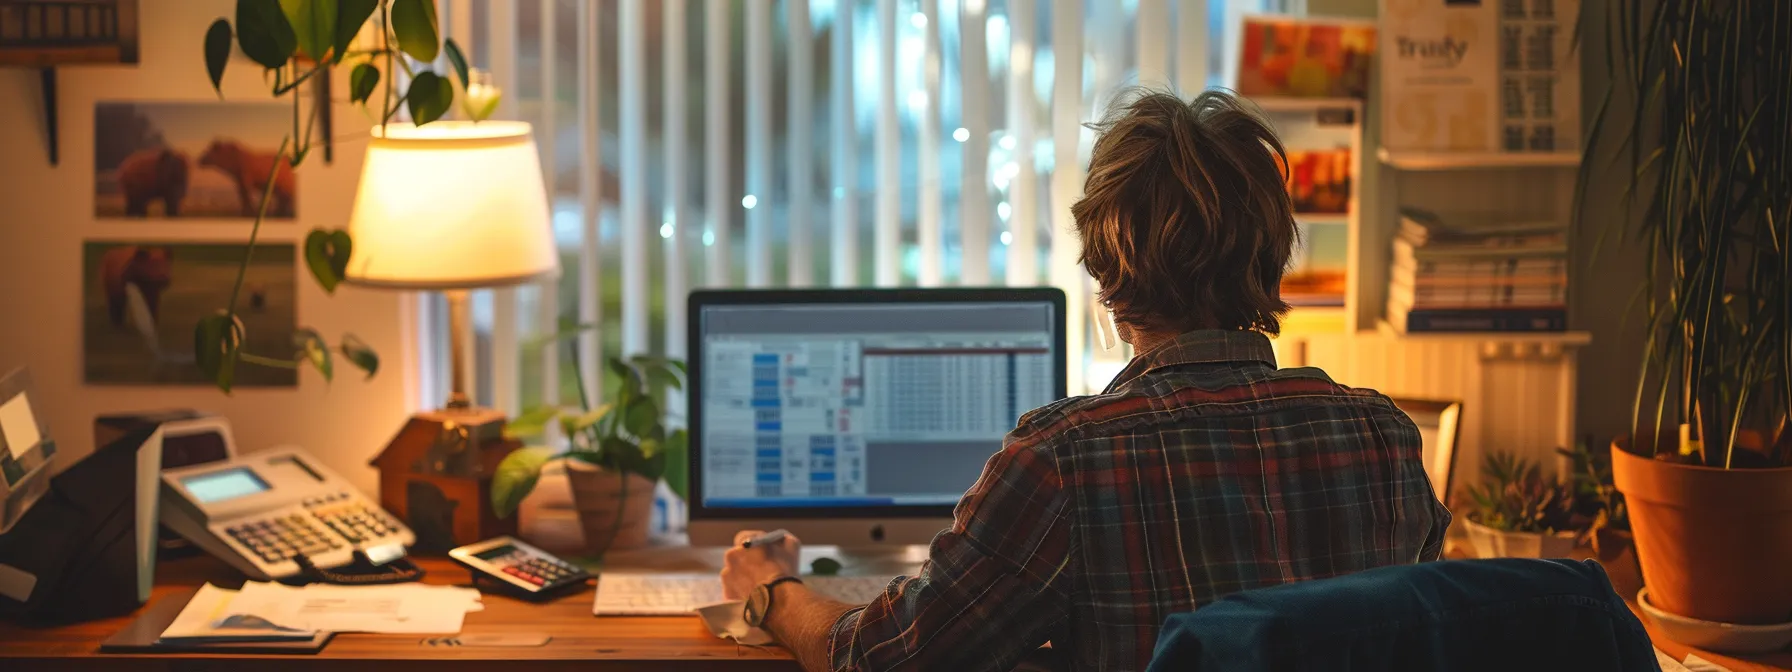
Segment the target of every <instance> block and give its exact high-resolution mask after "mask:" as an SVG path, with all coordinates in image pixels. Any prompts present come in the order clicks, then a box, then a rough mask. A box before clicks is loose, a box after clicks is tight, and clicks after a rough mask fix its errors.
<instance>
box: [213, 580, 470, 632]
mask: <svg viewBox="0 0 1792 672" xmlns="http://www.w3.org/2000/svg"><path fill="white" fill-rule="evenodd" d="M236 606H237V608H239V609H243V610H256V611H258V612H265V613H270V614H278V616H270V617H268V618H269V619H270V620H274V621H275V622H280V623H290V624H292V625H293V626H295V627H303V628H309V629H315V630H319V631H326V632H375V633H385V634H410V635H439V634H454V633H458V632H460V629H461V624H462V622H463V621H464V620H465V618H466V614H467V612H469V611H478V610H479V609H482V608H484V607H483V605H482V604H480V602H479V591H477V590H473V589H471V588H454V587H449V586H426V585H421V584H398V585H388V586H331V585H310V586H304V587H292V586H284V585H280V584H274V583H249V584H245V585H244V586H243V591H242V593H241V594H240V595H238V596H237V605H236Z"/></svg>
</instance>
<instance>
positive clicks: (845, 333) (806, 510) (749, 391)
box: [686, 288, 1065, 547]
mask: <svg viewBox="0 0 1792 672" xmlns="http://www.w3.org/2000/svg"><path fill="white" fill-rule="evenodd" d="M1064 317H1065V316H1064V293H1063V292H1061V291H1059V290H1056V289H1050V288H1028V289H914V290H775V291H702V292H695V293H693V294H692V295H691V299H690V322H689V329H690V334H689V335H690V351H689V357H690V361H689V374H690V375H689V384H688V385H687V386H686V391H687V394H688V395H689V407H688V413H689V416H688V417H689V420H690V448H691V467H690V468H691V480H690V483H691V497H690V518H691V522H690V533H691V542H692V543H693V544H697V545H728V544H730V543H732V542H733V538H734V533H735V532H736V531H738V530H741V529H763V530H771V529H779V528H783V529H787V530H790V531H791V532H793V533H795V534H796V535H797V536H798V537H800V538H802V539H803V541H804V542H805V543H811V544H827V545H839V546H849V547H863V546H877V545H882V544H921V543H927V542H928V541H930V540H931V539H932V538H933V536H934V535H935V534H936V533H938V532H939V531H940V530H941V529H944V528H945V527H947V526H948V525H950V523H951V519H952V508H953V506H954V505H955V504H957V503H958V500H959V498H960V497H962V496H963V495H964V492H965V491H966V490H968V489H970V487H971V485H972V484H973V483H975V482H976V480H977V476H978V475H979V474H981V473H982V470H983V466H984V464H985V463H986V462H988V461H989V458H990V456H992V455H994V454H995V453H996V451H998V450H1000V449H1001V447H1002V439H1003V437H1004V436H1005V435H1006V434H1007V433H1008V431H1009V430H1011V429H1013V428H1014V425H1015V421H1016V420H1018V419H1019V418H1020V416H1021V415H1022V414H1025V413H1026V412H1027V411H1030V410H1032V409H1034V408H1037V407H1039V406H1042V405H1045V404H1047V403H1050V402H1052V401H1055V400H1058V399H1062V398H1063V397H1064V394H1065V347H1064V333H1065V327H1064V325H1065V319H1064Z"/></svg>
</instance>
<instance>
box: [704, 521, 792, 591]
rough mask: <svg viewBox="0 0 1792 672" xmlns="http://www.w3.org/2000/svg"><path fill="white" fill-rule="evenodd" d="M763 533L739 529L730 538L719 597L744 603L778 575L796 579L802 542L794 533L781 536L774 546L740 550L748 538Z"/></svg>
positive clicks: (723, 565)
mask: <svg viewBox="0 0 1792 672" xmlns="http://www.w3.org/2000/svg"><path fill="white" fill-rule="evenodd" d="M761 534H765V533H764V532H761V531H759V530H741V531H740V532H737V533H735V535H734V547H733V548H730V549H728V552H727V553H725V554H723V555H722V597H723V599H729V600H744V599H747V596H748V595H751V594H753V589H754V588H758V587H759V586H761V585H763V584H765V583H766V582H769V581H771V580H772V579H775V578H778V577H780V576H797V574H798V570H797V558H798V557H799V556H800V555H802V550H803V542H802V541H801V540H799V539H797V538H796V535H794V534H786V535H784V539H783V540H782V541H779V542H777V543H773V544H766V545H764V546H754V547H752V548H742V547H741V544H742V543H745V542H746V541H747V540H748V539H752V538H753V537H757V536H759V535H761Z"/></svg>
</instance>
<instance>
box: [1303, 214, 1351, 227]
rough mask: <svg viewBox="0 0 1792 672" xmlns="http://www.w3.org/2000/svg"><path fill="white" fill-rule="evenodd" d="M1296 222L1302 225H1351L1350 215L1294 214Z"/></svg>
mask: <svg viewBox="0 0 1792 672" xmlns="http://www.w3.org/2000/svg"><path fill="white" fill-rule="evenodd" d="M1294 221H1295V222H1298V223H1301V224H1345V225H1348V224H1350V215H1349V214H1340V213H1335V212H1328V213H1311V214H1307V213H1300V212H1297V213H1294Z"/></svg>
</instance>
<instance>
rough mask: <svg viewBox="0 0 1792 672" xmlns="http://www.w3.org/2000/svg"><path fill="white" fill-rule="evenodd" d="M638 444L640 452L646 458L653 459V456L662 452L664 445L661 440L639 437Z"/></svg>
mask: <svg viewBox="0 0 1792 672" xmlns="http://www.w3.org/2000/svg"><path fill="white" fill-rule="evenodd" d="M639 445H640V447H641V454H642V455H645V456H647V458H648V459H653V456H655V455H661V454H663V451H664V447H665V444H664V442H663V441H660V440H659V439H654V438H645V439H641V443H640V444H639Z"/></svg>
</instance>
